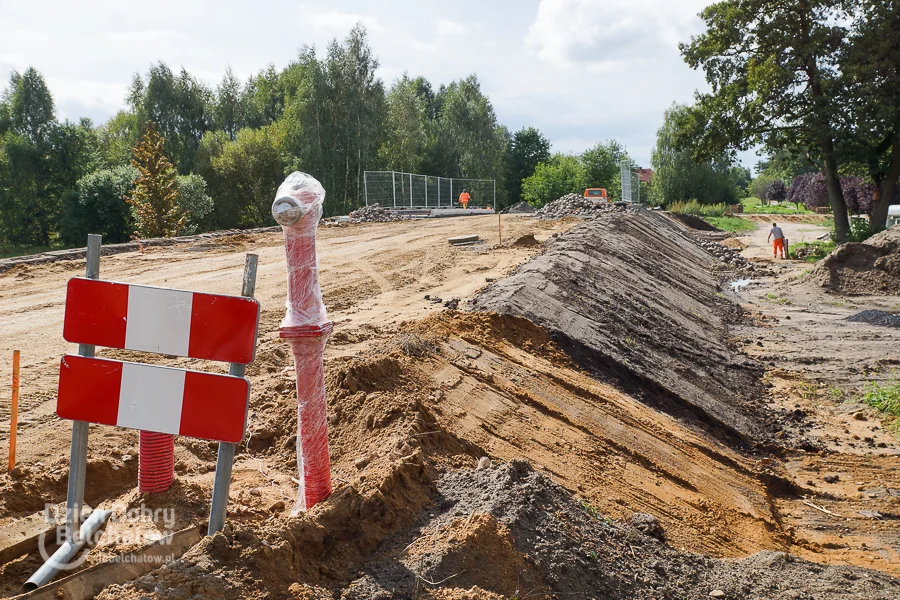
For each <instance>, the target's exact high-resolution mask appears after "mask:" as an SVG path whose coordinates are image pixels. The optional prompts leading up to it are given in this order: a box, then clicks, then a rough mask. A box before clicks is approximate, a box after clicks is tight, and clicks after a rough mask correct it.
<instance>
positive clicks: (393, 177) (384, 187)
mask: <svg viewBox="0 0 900 600" xmlns="http://www.w3.org/2000/svg"><path fill="white" fill-rule="evenodd" d="M363 183H364V187H365V200H366V206H369V205H371V204H380V205H381V206H384V207H387V208H411V209H415V208H459V207H460V204H459V195H460V194H462V193H463V191H466V192H468V193H469V197H470V200H469V207H470V208H487V207H491V208H494V207H495V206H496V203H497V180H495V179H459V178H455V177H434V176H432V175H417V174H415V173H402V172H400V171H366V172H365V173H364V174H363Z"/></svg>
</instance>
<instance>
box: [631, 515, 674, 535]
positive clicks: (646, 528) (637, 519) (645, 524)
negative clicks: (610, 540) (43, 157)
mask: <svg viewBox="0 0 900 600" xmlns="http://www.w3.org/2000/svg"><path fill="white" fill-rule="evenodd" d="M628 524H629V525H631V526H632V527H634V528H635V529H637V530H638V531H640V532H641V533H643V534H644V535H649V536H650V537H652V538H656V539H658V540H659V541H665V539H666V533H665V531H664V530H663V527H662V525H661V524H660V522H659V519H657V518H656V517H654V516H653V515H648V514H645V513H634V514H632V515H631V518H630V519H628Z"/></svg>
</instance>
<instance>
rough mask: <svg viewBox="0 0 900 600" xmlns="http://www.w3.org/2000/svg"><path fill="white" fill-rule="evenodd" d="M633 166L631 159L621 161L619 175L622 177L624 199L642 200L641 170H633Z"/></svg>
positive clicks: (630, 200)
mask: <svg viewBox="0 0 900 600" xmlns="http://www.w3.org/2000/svg"><path fill="white" fill-rule="evenodd" d="M632 169H633V166H632V164H631V162H630V161H624V160H623V161H622V162H620V163H619V176H620V177H621V179H622V198H621V199H622V200H624V201H626V202H636V203H638V204H639V203H640V202H641V171H640V169H638V170H637V171H634V170H632ZM632 190H634V192H635V193H634V195H632Z"/></svg>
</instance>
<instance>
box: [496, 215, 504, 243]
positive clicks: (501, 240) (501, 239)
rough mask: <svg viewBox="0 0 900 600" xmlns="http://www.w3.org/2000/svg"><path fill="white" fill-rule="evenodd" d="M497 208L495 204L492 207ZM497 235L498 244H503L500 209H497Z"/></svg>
mask: <svg viewBox="0 0 900 600" xmlns="http://www.w3.org/2000/svg"><path fill="white" fill-rule="evenodd" d="M494 208H495V209H496V208H497V207H496V206H495V207H494ZM497 236H499V238H500V244H501V245H502V244H503V227H502V226H501V225H500V211H499V210H498V211H497Z"/></svg>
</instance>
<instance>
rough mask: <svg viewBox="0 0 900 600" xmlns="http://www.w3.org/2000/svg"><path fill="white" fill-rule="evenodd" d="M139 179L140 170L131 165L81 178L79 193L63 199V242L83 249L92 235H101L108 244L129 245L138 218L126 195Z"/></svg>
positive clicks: (61, 236) (61, 228) (61, 233)
mask: <svg viewBox="0 0 900 600" xmlns="http://www.w3.org/2000/svg"><path fill="white" fill-rule="evenodd" d="M137 176H138V172H137V169H135V168H134V167H132V166H130V165H127V166H122V167H116V168H114V169H104V170H102V171H94V172H93V173H90V174H88V175H85V176H84V177H82V178H81V179H79V180H78V184H77V186H76V187H77V192H73V193H71V194H67V195H66V196H65V197H64V198H63V203H62V219H61V223H60V232H59V234H60V239H61V240H62V241H63V243H64V244H66V245H74V246H83V245H84V244H85V243H86V240H87V235H88V234H89V233H99V234H100V235H102V236H103V242H104V243H107V244H115V243H119V242H127V241H128V240H129V239H130V238H131V234H132V233H134V218H133V217H132V214H131V207H130V206H128V203H127V202H125V196H126V195H127V194H128V193H130V191H131V188H132V185H133V182H134V180H135V179H136V178H137Z"/></svg>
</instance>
